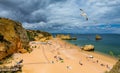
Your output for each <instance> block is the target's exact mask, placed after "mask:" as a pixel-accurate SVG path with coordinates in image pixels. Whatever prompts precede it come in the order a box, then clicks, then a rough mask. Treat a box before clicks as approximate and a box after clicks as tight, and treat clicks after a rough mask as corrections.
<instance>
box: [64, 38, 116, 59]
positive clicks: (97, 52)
mask: <svg viewBox="0 0 120 73" xmlns="http://www.w3.org/2000/svg"><path fill="white" fill-rule="evenodd" d="M62 41H64V42H66V43H68V44H70V45H74V46H76V47H78V48H79V49H80V47H81V46H78V45H75V44H72V43H70V42H67V41H66V40H62ZM80 50H81V49H80ZM81 51H84V50H81ZM84 52H86V53H87V52H88V53H96V54H100V55H104V56H107V57H110V58H113V59H115V60H118V57H116V56H111V55H109V54H105V53H103V52H100V51H84Z"/></svg>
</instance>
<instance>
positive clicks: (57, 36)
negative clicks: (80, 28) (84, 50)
mask: <svg viewBox="0 0 120 73" xmlns="http://www.w3.org/2000/svg"><path fill="white" fill-rule="evenodd" d="M56 38H60V39H62V40H77V38H76V37H71V36H70V35H63V34H58V35H56Z"/></svg>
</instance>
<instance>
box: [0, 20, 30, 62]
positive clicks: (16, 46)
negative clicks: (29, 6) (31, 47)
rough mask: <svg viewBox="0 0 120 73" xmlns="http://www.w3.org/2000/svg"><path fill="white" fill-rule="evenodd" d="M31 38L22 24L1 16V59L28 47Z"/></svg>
mask: <svg viewBox="0 0 120 73" xmlns="http://www.w3.org/2000/svg"><path fill="white" fill-rule="evenodd" d="M28 43H29V38H28V36H27V32H26V30H25V29H24V28H23V27H22V24H21V23H19V22H16V21H13V20H10V19H7V18H0V60H1V59H2V58H5V57H6V56H8V55H11V54H13V53H16V52H22V51H21V49H22V50H23V49H26V48H28Z"/></svg>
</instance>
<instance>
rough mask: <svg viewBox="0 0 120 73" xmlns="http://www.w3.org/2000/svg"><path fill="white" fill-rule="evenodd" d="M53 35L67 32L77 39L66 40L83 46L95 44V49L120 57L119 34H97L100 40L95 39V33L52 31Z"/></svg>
mask: <svg viewBox="0 0 120 73" xmlns="http://www.w3.org/2000/svg"><path fill="white" fill-rule="evenodd" d="M52 34H53V36H54V37H55V35H56V34H64V35H67V34H69V35H70V36H71V37H76V38H77V40H67V42H69V43H71V44H74V45H77V46H84V45H88V44H92V45H94V46H95V51H96V52H100V53H103V54H107V55H110V56H114V57H120V34H97V35H100V36H101V37H102V40H95V36H96V34H95V33H94V34H76V33H75V34H74V33H52Z"/></svg>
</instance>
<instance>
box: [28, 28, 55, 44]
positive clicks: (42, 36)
mask: <svg viewBox="0 0 120 73" xmlns="http://www.w3.org/2000/svg"><path fill="white" fill-rule="evenodd" d="M27 34H28V36H29V39H30V40H31V41H41V42H44V41H47V40H50V39H52V38H53V36H52V35H51V34H50V33H48V32H43V31H39V30H27Z"/></svg>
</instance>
